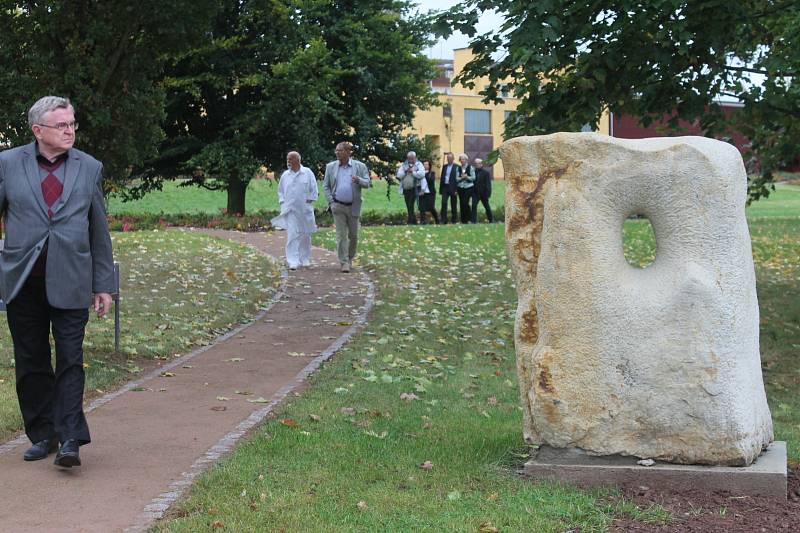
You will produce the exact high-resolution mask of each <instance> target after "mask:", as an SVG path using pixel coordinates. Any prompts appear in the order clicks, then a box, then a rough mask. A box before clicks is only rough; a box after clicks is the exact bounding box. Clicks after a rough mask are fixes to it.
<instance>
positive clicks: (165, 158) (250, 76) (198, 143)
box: [137, 0, 335, 214]
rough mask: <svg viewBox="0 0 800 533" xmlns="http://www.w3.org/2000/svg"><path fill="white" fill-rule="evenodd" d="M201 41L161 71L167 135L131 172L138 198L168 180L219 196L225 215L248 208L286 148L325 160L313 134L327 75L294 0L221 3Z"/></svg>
mask: <svg viewBox="0 0 800 533" xmlns="http://www.w3.org/2000/svg"><path fill="white" fill-rule="evenodd" d="M220 5H221V8H220V10H219V12H218V14H217V17H216V18H215V20H214V22H213V24H212V26H211V28H210V30H209V32H208V35H207V40H206V42H205V43H204V44H203V45H202V46H199V47H196V48H194V49H192V50H190V51H189V52H187V53H184V54H181V55H179V56H176V57H175V59H174V61H173V63H172V64H171V65H170V67H169V68H168V70H167V79H166V82H165V84H166V86H167V89H168V93H169V100H168V105H167V114H168V117H169V118H168V120H167V124H166V131H167V138H166V139H165V140H164V142H163V143H162V145H161V148H160V152H159V155H158V156H157V157H155V158H153V159H152V160H150V161H149V162H148V164H147V165H146V166H144V167H142V168H140V169H138V171H137V176H138V177H139V178H140V182H139V183H140V185H139V191H137V192H141V191H145V190H148V189H152V188H157V187H160V184H161V182H162V180H163V179H164V178H165V177H166V178H176V177H185V178H188V180H187V181H186V184H190V185H191V184H194V185H198V186H201V187H205V188H208V189H212V190H225V191H227V195H228V212H229V213H231V214H242V213H244V211H245V198H246V197H245V194H246V191H247V185H248V184H249V182H250V180H251V179H252V178H253V177H254V176H255V174H256V173H257V171H258V170H259V168H260V167H261V166H262V165H266V166H267V167H268V168H270V169H272V170H275V171H278V170H279V169H281V168H283V167H284V166H285V156H286V151H287V150H289V149H298V150H300V151H301V153H303V156H304V163H306V161H307V160H308V159H309V158H311V159H312V160H313V159H314V158H315V157H316V158H319V157H322V148H321V146H320V144H319V139H318V135H317V129H318V127H319V117H320V116H321V114H322V113H323V111H325V110H327V105H328V104H327V100H329V99H330V98H333V97H334V96H335V95H334V94H333V92H332V91H331V88H330V86H329V82H328V81H329V79H330V77H331V69H330V67H329V66H328V52H327V50H326V49H325V47H324V45H323V44H322V42H321V41H320V40H318V39H315V38H314V35H313V34H310V33H309V31H308V30H309V29H311V28H307V27H304V26H303V25H302V24H300V21H299V19H298V16H297V7H296V6H295V5H293V2H286V1H280V0H256V1H239V0H227V1H225V2H221V3H220Z"/></svg>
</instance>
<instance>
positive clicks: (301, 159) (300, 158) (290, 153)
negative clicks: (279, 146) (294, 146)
mask: <svg viewBox="0 0 800 533" xmlns="http://www.w3.org/2000/svg"><path fill="white" fill-rule="evenodd" d="M292 155H296V156H297V160H298V161H303V156H302V155H300V152H295V151H291V152H289V153H288V154H286V159H289V156H292Z"/></svg>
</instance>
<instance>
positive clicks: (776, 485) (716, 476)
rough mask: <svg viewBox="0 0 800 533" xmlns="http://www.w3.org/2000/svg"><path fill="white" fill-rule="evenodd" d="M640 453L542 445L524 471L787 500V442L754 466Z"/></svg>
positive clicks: (591, 482)
mask: <svg viewBox="0 0 800 533" xmlns="http://www.w3.org/2000/svg"><path fill="white" fill-rule="evenodd" d="M638 460H639V458H638V457H623V456H602V457H596V456H592V455H588V454H587V453H586V452H584V451H582V450H577V449H557V448H550V447H548V446H543V447H542V448H540V449H539V451H538V453H537V455H536V457H535V458H534V459H531V460H530V461H528V462H527V463H525V466H524V467H523V469H522V470H520V472H519V473H520V474H521V475H522V476H523V477H528V478H533V479H550V480H557V481H569V482H573V483H577V484H578V485H581V486H596V485H618V486H619V485H622V486H632V487H638V486H641V485H646V486H648V487H651V488H653V489H661V490H664V489H666V490H674V491H678V492H679V491H685V490H705V491H709V492H710V491H727V492H730V493H732V494H739V495H748V496H766V497H774V498H781V499H786V443H785V442H782V441H781V442H773V443H772V444H770V445H769V447H768V448H767V449H766V450H765V451H764V452H763V453H762V454H761V455H760V456H759V457H758V459H757V460H756V461H755V462H754V463H753V464H751V465H750V466H743V467H736V466H702V465H678V464H672V463H663V462H656V463H655V464H653V465H652V466H641V465H638V464H637V463H636V462H637V461H638Z"/></svg>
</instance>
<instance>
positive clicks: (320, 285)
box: [0, 231, 373, 533]
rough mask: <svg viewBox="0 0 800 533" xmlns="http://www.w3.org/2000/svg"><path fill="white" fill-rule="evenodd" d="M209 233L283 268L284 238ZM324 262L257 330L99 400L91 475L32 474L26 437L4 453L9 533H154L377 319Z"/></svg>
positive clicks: (290, 287)
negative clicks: (206, 474) (202, 479)
mask: <svg viewBox="0 0 800 533" xmlns="http://www.w3.org/2000/svg"><path fill="white" fill-rule="evenodd" d="M209 233H211V234H212V235H215V236H218V237H223V238H228V239H232V240H235V241H239V242H243V243H246V244H249V245H251V246H254V247H256V248H258V249H259V250H261V251H262V252H264V253H265V254H268V255H270V256H272V257H274V258H278V259H280V258H282V257H283V246H284V242H285V241H284V239H285V232H280V233H273V234H267V235H265V234H263V233H240V232H225V231H211V232H209ZM313 261H314V263H315V266H314V267H313V268H311V269H300V270H297V271H294V272H290V273H289V274H288V275H286V276H284V278H283V280H282V284H281V288H280V290H279V292H278V294H277V295H276V296H275V298H274V299H273V301H272V304H271V306H270V308H269V309H268V310H267V311H265V312H263V313H261V314H260V315H259V316H258V318H257V319H256V320H255V321H254V322H253V323H252V324H249V325H247V326H243V327H241V328H238V329H236V330H235V331H232V332H230V333H228V334H227V335H225V336H224V337H222V338H221V339H219V341H218V342H216V343H215V344H214V345H212V346H209V347H204V348H203V349H200V350H197V351H195V352H192V353H190V354H187V355H185V356H183V357H181V358H179V359H175V360H174V361H171V362H170V363H169V365H163V366H161V367H160V368H158V369H157V370H156V371H154V372H152V373H150V374H149V375H147V376H145V377H143V378H142V379H140V380H137V381H136V382H133V383H129V384H127V385H126V386H124V387H123V388H122V389H120V390H119V391H117V392H114V393H111V394H109V395H107V396H104V397H102V398H99V399H97V400H95V401H94V402H93V403H92V404H91V405H90V406H89V408H88V409H89V411H90V412H89V413H88V418H89V426H90V428H91V431H92V439H93V442H92V444H90V445H89V446H85V447H83V448H82V449H81V459H82V460H83V463H84V466H82V467H80V468H73V469H71V470H66V469H60V468H58V467H56V466H54V465H53V462H52V457H53V456H50V457H49V458H48V459H47V460H42V461H38V462H34V463H26V462H24V461H23V460H22V452H23V451H24V450H25V448H26V447H27V446H28V445H29V443H28V441H27V438H25V437H21V438H18V439H16V440H14V441H11V442H9V443H6V444H2V445H0V531H3V532H5V531H8V532H14V533H21V532H26V531H37V532H45V531H53V532H65V531H80V532H89V531H98V532H110V531H144V530H146V529H147V527H148V526H149V525H151V524H152V523H153V521H154V520H155V519H157V518H159V517H160V516H161V515H162V514H163V512H164V511H165V510H166V509H167V507H169V505H170V504H171V503H172V502H174V501H175V500H176V499H177V498H178V497H180V495H181V494H182V493H183V492H184V490H185V489H186V488H188V486H189V485H190V484H191V483H192V480H193V479H194V478H195V477H196V476H197V475H198V474H199V473H201V472H202V471H203V470H205V469H206V468H208V467H209V466H210V465H211V464H213V462H214V461H215V460H217V459H218V458H219V457H220V455H222V454H224V453H226V452H227V451H229V450H230V449H231V448H232V446H233V445H234V444H235V443H236V442H237V440H238V439H239V438H240V437H241V436H242V435H244V434H245V432H247V431H248V430H249V429H251V428H252V427H254V426H255V425H257V424H258V423H259V422H260V421H261V420H263V419H264V418H265V417H266V416H267V415H268V414H269V413H270V411H271V410H272V409H273V407H274V406H275V405H276V404H277V403H278V402H280V401H281V400H282V399H283V398H284V397H285V396H286V395H287V394H289V393H290V392H291V391H292V390H294V389H295V388H296V387H298V386H299V385H300V384H301V383H302V382H303V380H304V378H305V377H306V376H307V375H308V374H309V373H311V372H313V371H314V370H315V369H316V368H317V367H318V366H319V365H320V364H321V363H322V361H324V360H325V359H327V358H328V357H330V356H331V355H332V354H333V352H335V351H336V350H337V349H338V348H339V347H341V345H342V344H344V342H345V341H346V340H347V338H349V336H350V335H352V334H353V333H354V332H355V330H356V328H357V327H358V326H359V325H360V324H361V323H363V322H364V320H365V319H366V314H367V312H368V311H369V309H370V308H371V306H372V292H373V286H372V284H371V283H370V281H369V279H368V278H367V276H366V275H365V274H362V273H360V272H353V273H351V274H342V273H340V272H339V269H338V261H337V260H336V256H335V254H334V253H332V252H328V251H325V250H321V249H316V248H315V249H314V250H313ZM123 334H124V333H123ZM289 354H293V355H289ZM297 354H305V355H297ZM163 372H169V373H173V374H174V376H171V377H163V376H162V375H161V373H163ZM236 391H246V392H250V393H252V394H250V395H242V394H237V392H236ZM219 397H225V398H228V400H227V401H221V400H219V399H218V398H219ZM259 398H260V399H262V403H254V402H250V401H248V400H254V399H259ZM265 401H268V403H264V402H265Z"/></svg>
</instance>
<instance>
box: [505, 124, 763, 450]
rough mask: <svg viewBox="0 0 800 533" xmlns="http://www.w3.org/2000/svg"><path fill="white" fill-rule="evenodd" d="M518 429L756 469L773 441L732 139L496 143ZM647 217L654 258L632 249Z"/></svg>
mask: <svg viewBox="0 0 800 533" xmlns="http://www.w3.org/2000/svg"><path fill="white" fill-rule="evenodd" d="M501 155H502V159H503V167H504V169H505V172H506V179H507V182H508V190H507V196H506V240H507V244H508V252H509V256H510V259H511V264H512V268H513V271H514V275H515V278H516V283H517V292H518V295H519V307H518V309H517V320H516V331H515V336H516V349H517V366H518V372H519V378H520V384H521V390H522V403H523V407H524V409H523V411H524V414H525V416H524V431H525V437H526V438H527V439H528V440H529V441H530V442H534V443H538V444H544V445H549V446H552V447H556V448H578V449H582V450H585V451H586V452H587V453H589V454H591V455H614V454H621V455H630V456H638V457H642V458H653V459H659V460H663V461H670V462H676V463H687V464H711V465H748V464H750V463H751V462H752V461H754V460H755V458H756V457H758V455H759V453H761V451H762V449H764V448H765V447H766V446H767V445H768V444H769V443H770V442H771V441H772V419H771V417H770V412H769V407H768V406H767V400H766V395H765V393H764V384H763V381H762V376H761V362H760V355H759V345H758V302H757V300H756V286H755V274H754V268H753V259H752V255H751V246H750V235H749V233H748V228H747V222H746V220H745V210H744V206H745V199H746V186H747V179H746V176H745V170H744V166H743V164H742V158H741V156H740V155H739V153H738V152H737V150H736V148H734V147H733V146H731V145H729V144H726V143H723V142H719V141H714V140H711V139H706V138H702V137H677V138H654V139H643V140H623V139H615V138H612V137H608V136H605V135H600V134H595V133H557V134H554V135H546V136H538V137H521V138H517V139H511V140H509V141H507V142H505V143H504V144H503V146H502V148H501ZM630 215H641V216H644V217H647V218H648V219H649V220H650V222H651V224H652V226H653V230H654V233H655V237H656V258H655V261H654V262H653V263H652V264H651V265H650V266H648V267H646V268H643V269H642V268H636V267H633V266H631V265H630V264H629V263H628V262H627V261H626V259H625V257H624V255H623V247H622V246H623V241H622V226H623V223H624V221H625V220H626V219H627V218H628V217H629V216H630Z"/></svg>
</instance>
